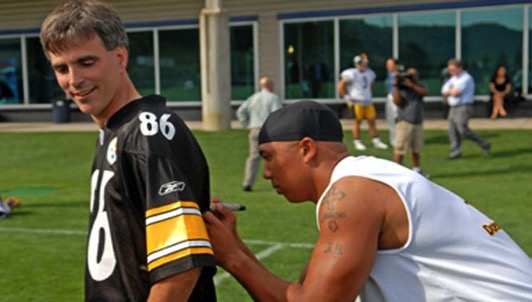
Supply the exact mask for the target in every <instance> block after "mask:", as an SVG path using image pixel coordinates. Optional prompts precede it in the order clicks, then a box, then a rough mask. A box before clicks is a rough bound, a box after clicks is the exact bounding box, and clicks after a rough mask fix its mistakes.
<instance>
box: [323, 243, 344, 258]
mask: <svg viewBox="0 0 532 302" xmlns="http://www.w3.org/2000/svg"><path fill="white" fill-rule="evenodd" d="M323 252H324V253H325V254H332V255H333V256H335V257H340V256H342V255H343V254H344V252H343V245H342V244H340V243H336V244H335V243H332V242H329V243H327V246H326V247H325V250H324V251H323Z"/></svg>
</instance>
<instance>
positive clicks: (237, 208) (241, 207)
mask: <svg viewBox="0 0 532 302" xmlns="http://www.w3.org/2000/svg"><path fill="white" fill-rule="evenodd" d="M222 205H223V206H224V208H226V209H229V210H231V211H245V210H246V206H245V205H243V204H238V203H225V202H224V203H222ZM211 211H216V204H215V203H213V204H211Z"/></svg>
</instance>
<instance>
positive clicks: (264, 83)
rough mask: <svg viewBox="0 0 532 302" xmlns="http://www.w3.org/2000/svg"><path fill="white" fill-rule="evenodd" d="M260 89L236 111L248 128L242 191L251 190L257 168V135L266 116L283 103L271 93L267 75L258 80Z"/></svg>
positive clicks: (271, 89)
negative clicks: (246, 156)
mask: <svg viewBox="0 0 532 302" xmlns="http://www.w3.org/2000/svg"><path fill="white" fill-rule="evenodd" d="M259 85H260V91H259V92H256V93H254V94H253V95H252V96H250V97H249V98H248V99H247V100H246V101H245V102H244V103H242V105H240V107H238V110H237V111H236V116H237V118H238V120H239V121H240V123H241V124H242V126H243V127H244V128H247V129H249V135H248V139H249V155H248V158H247V159H246V168H245V172H244V182H243V184H242V188H243V189H244V191H246V192H249V191H251V189H252V187H253V184H254V183H255V178H256V175H257V171H258V169H259V162H260V154H259V144H258V141H257V139H258V135H259V130H260V127H261V126H262V124H263V123H264V121H265V120H266V118H267V117H268V115H269V114H270V113H272V112H273V111H275V110H277V109H279V108H281V107H282V106H283V103H282V102H281V100H280V99H279V97H278V96H277V95H276V94H275V93H273V81H272V80H271V79H270V78H269V77H262V78H261V79H260V80H259Z"/></svg>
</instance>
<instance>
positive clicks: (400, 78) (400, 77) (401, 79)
mask: <svg viewBox="0 0 532 302" xmlns="http://www.w3.org/2000/svg"><path fill="white" fill-rule="evenodd" d="M398 70H399V72H398V73H397V74H396V75H395V79H396V81H397V87H398V88H399V89H401V88H406V85H405V79H409V80H410V81H412V82H413V81H414V77H413V76H412V75H411V74H409V73H408V72H407V71H405V68H404V67H403V66H399V68H398Z"/></svg>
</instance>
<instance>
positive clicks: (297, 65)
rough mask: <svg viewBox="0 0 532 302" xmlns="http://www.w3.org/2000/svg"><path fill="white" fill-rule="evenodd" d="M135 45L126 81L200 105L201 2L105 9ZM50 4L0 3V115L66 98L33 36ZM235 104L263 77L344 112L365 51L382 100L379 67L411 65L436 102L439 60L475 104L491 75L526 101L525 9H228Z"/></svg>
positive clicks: (124, 3)
mask: <svg viewBox="0 0 532 302" xmlns="http://www.w3.org/2000/svg"><path fill="white" fill-rule="evenodd" d="M109 2H110V3H112V4H113V5H114V6H115V7H116V8H117V10H118V11H119V13H120V15H121V17H122V19H123V21H124V23H125V24H126V29H127V31H128V34H129V38H130V61H129V67H128V69H129V72H130V75H131V77H132V79H133V81H134V82H135V84H136V86H137V88H138V89H139V91H140V92H141V93H142V94H151V93H158V94H162V95H164V96H166V97H167V98H168V100H169V103H170V105H171V106H175V107H180V106H183V107H186V106H200V105H201V74H200V73H201V67H200V65H201V64H200V42H199V40H200V30H199V14H200V11H201V10H202V8H203V7H204V4H205V3H204V1H203V0H187V1H185V0H151V1H141V0H110V1H109ZM56 4H57V1H56V0H28V1H19V0H2V1H1V2H0V86H1V91H0V112H2V110H4V111H5V110H10V109H16V110H31V109H35V108H40V109H43V110H49V109H50V108H51V102H52V101H53V100H56V99H62V98H64V95H63V93H62V91H61V90H60V88H59V87H58V85H57V83H56V82H55V78H54V74H53V72H52V70H51V68H50V66H49V63H48V62H47V60H46V58H45V56H44V54H43V53H42V50H41V46H40V42H39V37H38V33H39V27H40V24H41V22H42V20H43V19H44V17H45V16H46V15H47V14H48V13H49V12H50V11H51V10H52V9H53V7H54V6H55V5H56ZM223 6H224V8H225V12H226V13H227V16H228V18H229V24H230V28H229V32H230V41H229V43H230V50H231V55H230V60H231V99H232V101H233V104H234V105H235V104H238V103H240V102H241V101H243V100H245V99H246V98H247V97H248V96H249V95H250V94H252V93H253V92H254V91H255V90H256V89H257V84H258V78H259V77H260V76H261V75H269V76H270V77H272V78H273V79H274V81H275V82H276V87H275V90H276V92H277V93H278V94H279V95H280V96H281V97H282V98H283V99H285V100H286V101H290V100H297V99H301V98H314V99H318V100H320V101H322V102H325V103H339V102H341V100H340V99H339V97H338V93H337V91H336V84H337V82H338V80H339V74H340V72H341V71H342V70H343V69H345V68H347V67H350V66H352V60H353V57H354V56H355V55H356V54H360V53H366V54H367V55H368V57H369V60H370V67H371V68H372V69H373V70H374V71H375V72H376V74H377V82H376V88H375V96H376V99H377V101H382V100H383V99H384V96H385V91H384V85H383V81H384V77H385V75H386V70H385V68H384V65H385V61H386V59H387V58H389V57H395V58H398V59H399V60H400V61H401V62H402V64H403V65H404V66H405V67H407V68H408V67H416V68H417V69H418V70H419V73H420V76H421V78H422V79H423V80H424V81H425V82H427V83H428V86H429V97H428V98H427V99H428V100H439V99H441V98H440V97H439V94H440V87H441V83H442V80H443V78H444V77H445V70H444V68H445V67H446V62H447V60H448V59H450V58H453V57H457V58H460V59H462V60H463V61H464V63H465V65H466V68H467V70H468V71H469V72H470V73H471V74H472V75H473V77H474V78H475V80H476V84H477V89H476V95H477V98H479V99H483V98H484V99H487V98H488V97H489V86H488V82H489V78H490V77H491V74H492V73H493V71H494V70H495V67H496V66H497V65H499V64H503V65H505V66H506V67H507V69H508V71H509V74H510V76H511V79H512V83H513V87H514V90H515V91H516V93H521V94H523V95H524V96H528V97H530V96H531V94H532V88H531V87H530V86H531V85H532V73H531V71H532V63H531V62H530V57H531V53H532V48H531V47H530V40H531V39H530V37H531V29H532V19H531V13H532V0H529V1H518V0H479V1H470V0H469V1H459V0H455V1H433V0H424V1H421V0H409V1H406V0H403V1H392V0H361V1H352V0H351V1H347V0H331V1H318V0H304V1H303V0H295V1H281V0H270V1H264V0H245V1H243V0H226V1H224V2H223Z"/></svg>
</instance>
